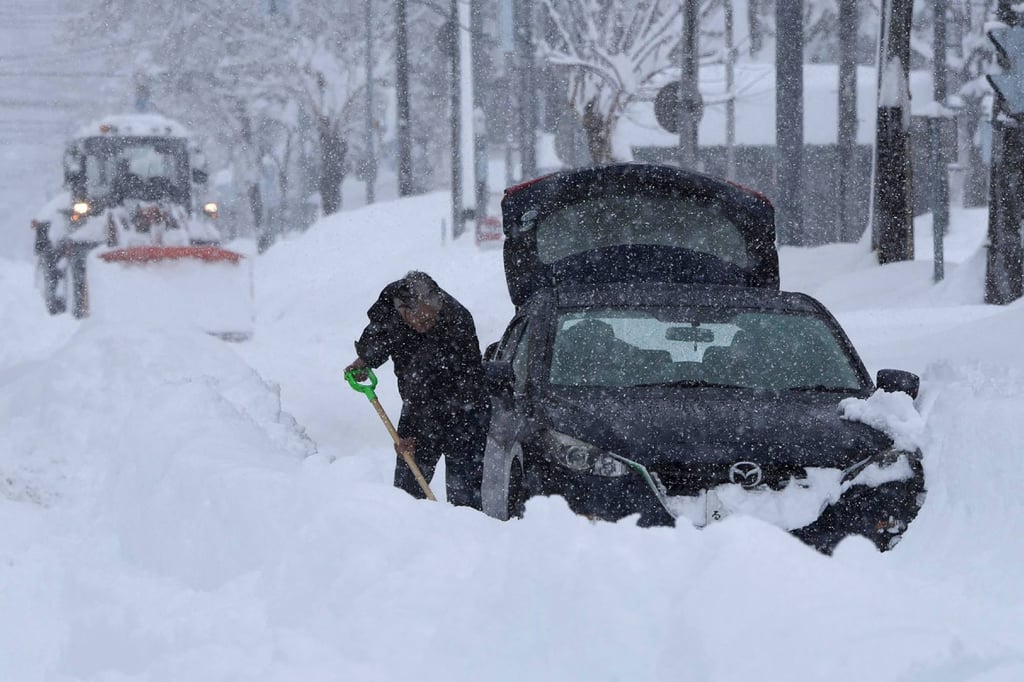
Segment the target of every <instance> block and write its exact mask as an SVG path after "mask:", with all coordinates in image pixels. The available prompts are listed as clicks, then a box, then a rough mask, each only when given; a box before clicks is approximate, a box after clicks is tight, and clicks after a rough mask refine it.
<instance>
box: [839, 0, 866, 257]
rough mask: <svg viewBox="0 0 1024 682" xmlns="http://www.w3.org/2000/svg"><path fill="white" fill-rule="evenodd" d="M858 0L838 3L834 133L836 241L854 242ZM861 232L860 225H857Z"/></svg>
mask: <svg viewBox="0 0 1024 682" xmlns="http://www.w3.org/2000/svg"><path fill="white" fill-rule="evenodd" d="M858 24H859V22H858V17H857V0H840V2H839V109H838V111H839V127H838V130H837V131H836V155H837V157H838V158H837V163H836V228H835V240H836V241H839V242H845V241H855V240H856V239H857V237H859V236H860V231H859V230H857V229H856V228H857V226H856V225H855V224H854V221H853V211H852V210H851V206H850V203H851V202H850V191H851V189H852V187H851V183H850V178H851V177H852V176H853V172H852V171H853V168H854V153H855V150H856V148H857V26H858ZM860 227H861V228H863V223H861V225H860Z"/></svg>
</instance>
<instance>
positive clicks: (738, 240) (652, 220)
mask: <svg viewBox="0 0 1024 682" xmlns="http://www.w3.org/2000/svg"><path fill="white" fill-rule="evenodd" d="M536 229H537V255H538V256H539V258H540V260H541V262H542V263H547V264H550V263H555V262H557V261H559V260H562V259H563V258H567V257H569V256H573V255H576V254H579V253H584V252H586V251H593V250H595V249H601V248H606V247H612V246H620V245H627V244H638V245H646V246H668V247H675V248H683V249H690V250H692V251H699V252H702V253H708V254H710V255H712V256H715V257H716V258H719V259H720V260H723V261H725V262H727V263H731V264H733V265H736V266H739V267H742V268H746V267H749V266H750V255H749V254H748V253H747V244H746V241H745V240H744V238H743V234H742V233H741V232H740V229H739V227H737V225H736V224H735V223H734V222H733V221H732V220H731V219H730V218H729V217H728V216H727V215H726V214H725V213H724V212H723V210H722V208H721V207H720V206H719V205H718V203H717V202H716V201H715V200H713V199H708V198H702V197H694V196H690V197H678V196H660V195H657V194H644V193H640V192H629V193H625V194H615V193H612V194H604V195H601V196H591V197H588V198H585V199H581V200H579V201H575V202H572V203H568V204H565V205H562V206H559V207H558V208H556V209H555V210H554V211H552V212H550V213H548V214H547V215H545V216H543V217H541V218H540V219H539V220H538V221H537V225H536Z"/></svg>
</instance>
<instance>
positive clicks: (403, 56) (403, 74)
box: [395, 0, 415, 197]
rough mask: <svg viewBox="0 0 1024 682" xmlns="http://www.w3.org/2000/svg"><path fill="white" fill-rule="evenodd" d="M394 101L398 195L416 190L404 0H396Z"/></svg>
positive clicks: (406, 194)
mask: <svg viewBox="0 0 1024 682" xmlns="http://www.w3.org/2000/svg"><path fill="white" fill-rule="evenodd" d="M395 43H396V44H395V100H396V101H395V103H396V108H397V116H398V124H397V131H396V138H397V143H398V196H401V197H407V196H409V195H411V194H413V193H414V192H415V187H414V185H413V178H412V127H411V121H410V116H409V33H408V21H407V17H406V0H395Z"/></svg>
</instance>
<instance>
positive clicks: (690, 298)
mask: <svg viewBox="0 0 1024 682" xmlns="http://www.w3.org/2000/svg"><path fill="white" fill-rule="evenodd" d="M551 291H552V294H553V295H554V297H555V300H556V302H557V303H556V305H557V306H558V307H569V308H575V307H587V306H604V305H607V306H637V307H647V306H656V307H660V306H670V307H691V306H711V307H719V306H721V307H728V308H760V309H765V308H769V309H773V310H785V311H789V312H801V313H821V312H825V307H824V306H823V305H822V304H821V303H820V302H819V301H817V300H815V299H814V298H812V297H810V296H808V295H807V294H803V293H799V292H792V291H779V290H777V289H766V288H762V287H742V286H725V285H714V284H673V283H664V282H629V283H625V284H623V283H614V284H588V285H579V284H565V285H562V286H559V287H557V289H553V290H551Z"/></svg>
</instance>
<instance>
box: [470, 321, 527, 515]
mask: <svg viewBox="0 0 1024 682" xmlns="http://www.w3.org/2000/svg"><path fill="white" fill-rule="evenodd" d="M530 330H531V324H530V319H529V315H528V314H525V313H523V314H520V315H517V316H516V317H515V318H514V319H513V320H512V322H510V323H509V326H508V328H507V329H506V330H505V333H504V334H503V335H502V338H501V341H499V342H498V345H497V347H496V348H495V350H494V352H493V353H492V354H491V356H490V358H491V360H492V361H493V362H495V363H498V364H504V365H506V366H507V367H510V368H511V370H512V377H513V378H512V381H511V386H510V387H507V388H506V389H505V390H492V392H491V426H490V430H489V431H488V435H487V448H486V450H485V452H484V476H483V487H482V490H481V493H482V499H483V510H484V512H485V513H486V514H488V515H490V516H494V517H495V518H500V519H507V518H508V515H509V489H510V487H512V488H514V487H515V485H516V482H517V481H521V480H522V473H523V469H522V466H523V454H522V447H521V445H520V440H521V438H522V434H523V431H524V430H525V427H526V425H527V415H528V412H527V405H526V396H527V386H528V384H529V365H530V363H529V359H530V355H529V347H530V341H529V337H530ZM517 475H518V476H517Z"/></svg>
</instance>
